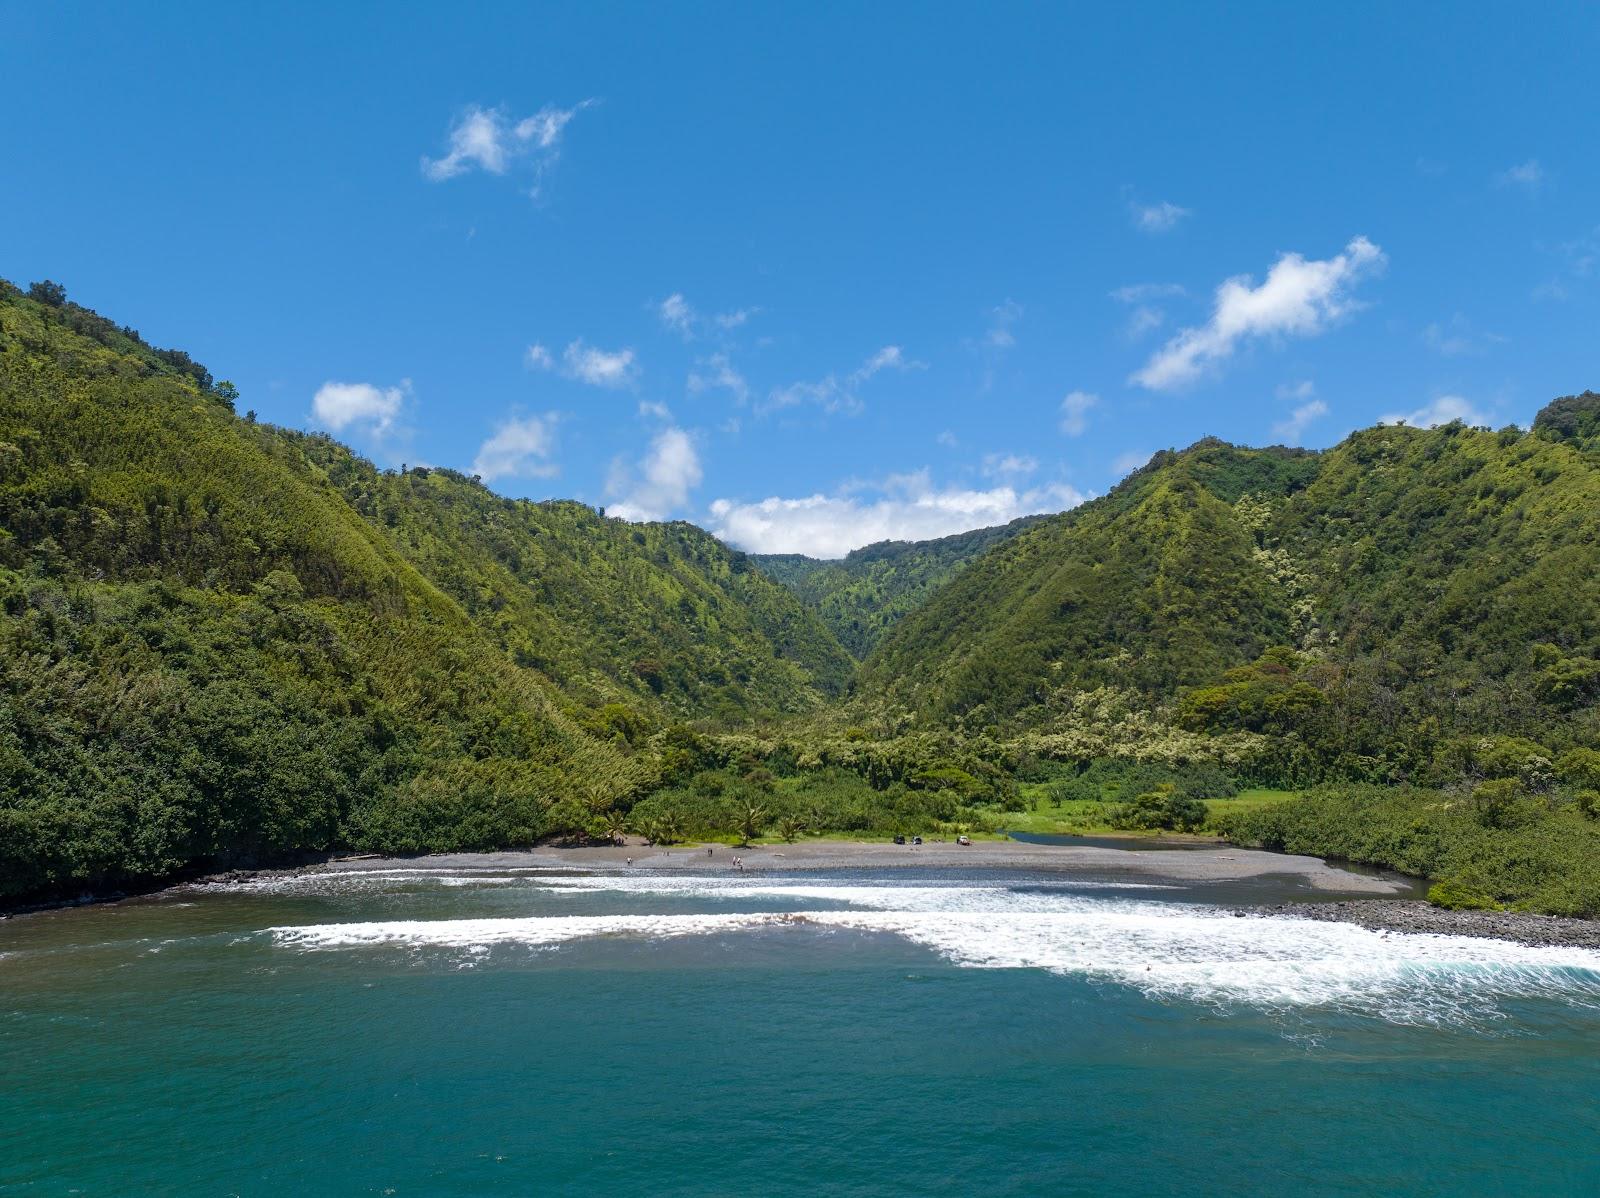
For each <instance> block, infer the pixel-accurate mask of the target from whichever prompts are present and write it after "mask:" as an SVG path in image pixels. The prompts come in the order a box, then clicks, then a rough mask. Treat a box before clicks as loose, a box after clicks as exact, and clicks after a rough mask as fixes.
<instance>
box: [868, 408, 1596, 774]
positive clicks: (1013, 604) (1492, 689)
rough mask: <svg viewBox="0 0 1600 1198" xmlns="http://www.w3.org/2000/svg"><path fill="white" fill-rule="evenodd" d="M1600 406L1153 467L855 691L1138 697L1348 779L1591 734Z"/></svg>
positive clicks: (1018, 557)
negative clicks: (1434, 758)
mask: <svg viewBox="0 0 1600 1198" xmlns="http://www.w3.org/2000/svg"><path fill="white" fill-rule="evenodd" d="M1597 404H1600V397H1596V396H1593V395H1586V396H1577V397H1572V398H1570V399H1568V400H1562V401H1558V402H1557V403H1556V404H1553V405H1551V407H1550V408H1548V409H1546V411H1545V413H1543V414H1541V417H1540V421H1539V424H1538V426H1537V427H1536V430H1535V431H1533V432H1523V431H1521V430H1518V429H1515V428H1510V429H1506V430H1502V431H1501V432H1491V431H1488V430H1484V429H1469V428H1466V427H1463V426H1461V425H1459V424H1456V425H1448V426H1445V427H1442V428H1438V429H1433V430H1427V431H1424V430H1418V429H1411V428H1405V427H1398V426H1397V427H1390V428H1383V427H1380V428H1374V429H1368V430H1365V431H1363V432H1359V433H1356V434H1354V435H1353V436H1351V437H1350V438H1349V439H1348V440H1346V441H1345V442H1343V443H1342V444H1340V445H1338V446H1336V447H1335V448H1333V449H1331V450H1328V451H1327V452H1325V453H1322V454H1309V453H1304V452H1297V451H1286V450H1281V449H1280V450H1246V449H1236V448H1234V447H1231V446H1227V445H1224V444H1222V443H1220V442H1215V441H1208V442H1202V443H1200V444H1199V445H1196V446H1194V447H1193V448H1191V449H1189V450H1186V451H1184V452H1183V453H1179V454H1163V455H1158V457H1157V458H1156V459H1155V460H1153V461H1152V462H1151V464H1150V465H1149V466H1148V467H1146V468H1145V469H1144V470H1142V471H1140V472H1139V473H1138V474H1136V475H1134V476H1133V477H1131V478H1129V479H1128V480H1126V481H1125V482H1124V483H1123V484H1122V485H1121V486H1120V487H1118V488H1117V489H1116V490H1115V491H1114V492H1113V493H1112V494H1110V495H1108V496H1106V497H1105V498H1104V499H1101V500H1098V501H1096V502H1093V503H1090V504H1086V505H1084V506H1083V507H1082V508H1079V509H1077V510H1075V511H1073V512H1070V513H1067V514H1065V515H1063V516H1060V517H1056V518H1053V519H1051V520H1049V521H1046V522H1045V523H1043V524H1041V525H1039V526H1037V527H1035V528H1032V529H1030V530H1028V531H1027V532H1025V533H1024V534H1022V535H1021V536H1019V537H1016V538H1015V539H1014V540H1012V541H1010V542H1008V543H1006V544H1004V545H1002V546H1000V547H998V548H996V549H995V550H993V551H992V552H990V553H989V554H987V555H985V556H984V557H983V558H981V559H980V560H979V561H977V562H976V563H974V565H973V566H972V567H971V568H970V569H968V570H966V571H963V572H962V573H961V574H960V575H958V576H957V577H956V578H955V579H954V580H953V581H952V582H951V583H949V584H948V585H947V586H946V587H945V588H944V589H943V590H942V591H940V592H939V593H938V594H936V595H935V596H934V597H933V598H932V599H931V600H930V601H929V602H928V603H927V604H926V605H925V606H924V607H923V608H922V609H920V610H919V611H917V612H915V613H913V614H912V615H910V616H908V617H907V618H906V619H905V620H903V621H902V622H901V623H900V624H899V625H898V626H897V627H896V628H895V629H894V630H893V631H892V632H891V633H890V634H889V636H888V637H887V638H886V639H885V641H884V643H883V644H882V645H881V647H880V648H879V650H878V652H877V653H876V654H874V655H873V657H872V658H870V659H869V661H868V662H867V663H866V665H865V667H864V669H863V671H862V683H861V687H862V690H863V692H865V693H867V694H877V695H879V696H881V697H883V698H885V699H888V700H892V701H894V702H899V703H904V704H908V705H910V706H911V707H913V708H914V709H916V710H920V711H922V712H924V713H926V714H929V715H933V716H937V717H939V718H945V719H957V720H962V721H965V722H966V723H967V724H969V725H971V724H973V723H977V724H987V723H992V722H996V721H998V722H1000V723H1002V724H1004V723H1007V722H1020V723H1021V724H1022V725H1027V724H1029V723H1037V722H1039V721H1041V720H1048V719H1050V718H1051V712H1052V711H1053V710H1059V708H1060V704H1061V701H1062V696H1063V695H1070V694H1071V693H1073V692H1078V691H1084V690H1088V689H1092V688H1095V687H1102V686H1115V687H1122V688H1132V689H1134V690H1136V691H1138V692H1140V693H1142V694H1143V695H1144V696H1145V698H1146V701H1147V703H1148V704H1149V705H1150V706H1152V707H1158V706H1161V705H1171V704H1177V705H1178V709H1179V714H1180V717H1181V719H1180V722H1181V723H1182V724H1183V725H1184V726H1187V727H1190V728H1193V729H1195V730H1197V731H1203V732H1206V731H1249V732H1264V733H1268V734H1272V735H1276V736H1288V737H1292V738H1293V743H1294V745H1295V746H1296V751H1297V752H1298V751H1300V750H1302V749H1304V750H1307V751H1310V752H1311V753H1312V754H1313V755H1314V756H1316V757H1317V758H1318V759H1320V760H1322V761H1324V762H1325V763H1329V762H1335V761H1337V762H1343V763H1344V765H1346V766H1350V767H1352V768H1354V767H1355V766H1356V764H1357V762H1358V760H1359V759H1366V758H1373V757H1379V758H1384V759H1386V760H1388V761H1389V762H1390V763H1391V764H1392V763H1397V762H1407V763H1410V765H1411V766H1414V765H1415V764H1416V763H1417V762H1420V761H1422V760H1425V759H1430V758H1431V755H1432V754H1434V753H1435V751H1436V750H1437V749H1438V746H1439V745H1440V744H1441V743H1442V742H1444V741H1445V740H1447V739H1448V738H1450V737H1451V736H1459V735H1464V734H1468V733H1497V734H1516V735H1525V736H1532V737H1535V738H1536V739H1540V740H1541V741H1543V742H1544V743H1554V744H1565V743H1577V742H1581V741H1584V740H1585V738H1591V737H1592V736H1593V735H1594V733H1595V730H1596V727H1597V713H1596V710H1595V701H1596V699H1597V698H1600V661H1597V658H1600V548H1597V545H1600V457H1597V455H1596V454H1595V452H1594V451H1593V450H1592V449H1585V448H1584V444H1585V442H1584V441H1583V438H1584V437H1585V436H1586V435H1587V436H1591V437H1592V433H1589V434H1585V432H1584V429H1586V428H1588V427H1590V426H1589V425H1588V424H1587V423H1586V421H1589V420H1591V419H1592V413H1593V412H1594V411H1595V408H1596V405H1597ZM1552 413H1555V415H1556V417H1558V419H1554V420H1553V419H1552ZM1274 646H1277V647H1279V650H1278V651H1277V652H1276V653H1275V655H1274V656H1273V657H1271V658H1270V659H1262V654H1263V653H1264V652H1265V651H1266V650H1268V649H1269V648H1272V647H1274ZM1408 768H1409V767H1408Z"/></svg>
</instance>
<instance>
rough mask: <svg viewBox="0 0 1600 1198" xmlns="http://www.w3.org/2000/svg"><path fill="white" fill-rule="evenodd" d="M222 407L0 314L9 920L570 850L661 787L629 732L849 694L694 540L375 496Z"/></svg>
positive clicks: (110, 328) (413, 484)
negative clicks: (345, 857)
mask: <svg viewBox="0 0 1600 1198" xmlns="http://www.w3.org/2000/svg"><path fill="white" fill-rule="evenodd" d="M235 399H236V392H235V391H234V389H233V388H232V387H231V385H229V384H227V383H225V382H224V383H217V382H214V381H213V379H212V377H211V375H210V374H209V372H207V371H205V369H204V368H203V367H200V366H199V365H198V364H196V363H194V362H192V360H191V359H190V358H189V357H188V355H186V354H181V353H177V352H175V351H158V350H154V349H152V348H151V347H150V346H148V345H146V344H145V343H144V342H143V341H142V340H141V339H140V338H139V336H138V334H137V333H135V332H133V331H132V330H130V329H125V328H119V327H118V326H116V325H114V324H113V323H112V322H110V321H108V320H105V319H104V318H102V317H99V316H98V315H96V314H95V313H93V312H91V311H88V310H87V309H83V308H81V307H78V306H77V305H74V304H72V303H70V302H69V301H68V300H67V299H66V297H65V295H64V294H62V293H61V292H60V291H59V289H54V288H53V287H52V286H50V285H43V286H36V287H35V288H33V289H32V290H31V292H30V293H29V294H23V293H21V292H20V291H19V290H17V289H16V288H13V287H10V286H9V285H7V286H6V287H4V288H3V294H0V647H3V659H0V893H6V892H29V891H34V890H47V889H50V888H59V887H63V886H69V885H79V884H81V885H90V886H100V885H108V884H114V883H117V882H121V881H126V880H136V879H139V878H142V877H152V876H161V875H164V874H168V873H171V872H173V871H175V870H178V869H181V868H184V867H186V866H189V865H192V864H196V863H219V864H222V863H242V862H251V861H262V860H269V859H277V858H282V857H284V856H286V855H291V854H294V853H297V852H303V851H317V850H323V849H327V848H329V847H333V846H344V847H354V848H367V849H378V850H384V851H413V850H419V849H429V848H432V849H442V848H452V847H454V848H470V847H477V848H487V847H491V846H494V845H497V844H506V843H519V842H521V843H525V842H529V841H532V840H534V839H537V838H539V837H541V836H544V835H549V834H552V833H560V832H563V831H571V830H574V829H582V828H588V827H593V826H595V825H596V824H597V823H599V822H601V821H603V820H604V819H605V818H606V816H607V814H608V813H612V812H616V811H618V810H619V809H620V806H619V805H621V804H625V803H626V802H628V801H629V800H630V799H631V798H632V797H633V796H635V795H636V794H638V793H641V792H642V791H643V790H645V789H647V788H648V787H649V786H651V785H652V784H653V783H654V781H655V779H656V776H657V775H656V771H655V767H654V766H653V764H652V758H651V757H650V756H649V755H647V754H644V753H642V752H640V751H638V746H637V745H636V744H635V743H634V742H635V741H642V740H643V737H644V735H645V732H646V730H647V729H652V728H655V727H656V726H658V725H659V724H661V723H662V722H664V721H667V720H668V719H672V718H679V717H683V716H697V717H722V718H741V719H742V718H749V717H750V716H752V715H756V714H761V713H775V712H783V711H788V712H793V711H799V710H806V709H809V708H813V707H815V706H817V705H819V704H820V703H821V702H822V701H823V700H824V698H825V697H826V696H828V695H830V694H833V693H837V692H838V691H839V690H840V689H842V688H843V687H844V686H845V685H846V683H847V680H848V671H849V669H850V662H849V658H848V655H847V654H846V653H845V652H844V651H843V649H842V648H841V647H840V646H839V645H838V644H837V642H836V641H834V639H833V638H832V636H831V635H830V634H829V633H828V632H827V631H826V629H824V628H823V627H822V626H821V625H820V624H819V623H818V622H817V621H816V620H815V618H814V617H813V616H811V615H810V614H809V613H808V612H806V611H805V610H804V609H803V608H802V607H801V606H800V605H799V604H798V603H797V602H796V601H795V600H794V599H793V598H792V597H791V596H790V595H789V594H788V593H787V592H786V591H784V590H783V589H782V588H780V587H778V586H777V585H776V584H775V583H772V582H771V581H770V580H768V579H766V578H765V577H764V576H762V575H761V574H760V573H759V572H758V571H756V570H754V569H752V568H750V567H749V565H748V563H747V561H746V559H745V558H744V556H743V555H742V554H739V553H736V552H733V551H731V550H728V549H726V548H725V547H723V546H722V545H720V544H719V543H717V542H716V541H714V540H713V539H712V538H710V537H709V536H707V535H706V534H705V533H703V532H701V531H700V530H698V529H695V528H692V527H691V526H688V525H681V524H680V525H654V526H646V527H637V528H636V527H633V526H629V525H625V524H623V523H622V522H620V521H614V520H604V519H602V518H601V517H600V516H599V515H598V514H597V513H595V512H593V511H591V510H589V509H585V508H582V506H581V505H575V504H551V505H535V504H527V503H513V502H510V501H506V500H502V499H499V498H497V497H495V496H493V495H491V494H490V493H489V492H488V491H486V490H485V489H484V488H482V487H481V486H479V485H477V484H476V483H474V482H472V481H470V480H468V479H465V478H463V477H462V476H460V475H456V474H452V473H450V472H445V471H437V472H430V471H422V470H413V471H409V472H406V473H392V472H390V473H384V472H379V471H377V470H375V469H374V468H373V467H371V466H370V464H368V463H365V462H362V461H360V460H359V459H356V458H354V457H353V456H352V455H351V454H350V453H349V452H348V451H347V450H345V449H344V448H343V447H341V446H338V445H336V444H335V443H333V442H332V441H330V440H328V439H327V438H325V437H318V436H307V435H304V434H298V433H293V432H289V431H287V430H282V429H276V428H271V427H267V426H263V425H259V424H256V423H255V422H254V420H253V418H252V417H250V416H249V415H246V416H243V417H241V416H239V415H236V414H235V412H234V411H233V407H234V401H235Z"/></svg>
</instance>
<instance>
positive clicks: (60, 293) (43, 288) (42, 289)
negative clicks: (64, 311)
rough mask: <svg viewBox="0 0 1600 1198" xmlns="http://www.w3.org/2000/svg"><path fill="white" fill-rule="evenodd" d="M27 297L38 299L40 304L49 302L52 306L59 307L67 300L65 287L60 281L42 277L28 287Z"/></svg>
mask: <svg viewBox="0 0 1600 1198" xmlns="http://www.w3.org/2000/svg"><path fill="white" fill-rule="evenodd" d="M28 298H29V299H31V300H38V301H39V302H40V303H41V304H49V305H50V307H52V308H59V307H61V306H62V305H63V304H65V303H66V302H67V289H66V288H65V287H63V286H62V285H61V284H60V283H52V282H51V281H50V280H49V279H42V280H40V281H39V282H37V283H34V284H33V285H32V286H30V287H29V288H28Z"/></svg>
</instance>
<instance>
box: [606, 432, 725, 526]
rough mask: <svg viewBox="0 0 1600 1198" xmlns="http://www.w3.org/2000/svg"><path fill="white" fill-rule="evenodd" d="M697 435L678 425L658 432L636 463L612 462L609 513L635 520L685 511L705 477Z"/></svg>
mask: <svg viewBox="0 0 1600 1198" xmlns="http://www.w3.org/2000/svg"><path fill="white" fill-rule="evenodd" d="M704 474H705V472H704V470H703V469H702V468H701V465H700V454H699V451H698V450H696V449H695V445H694V438H693V437H691V436H690V435H689V434H688V433H687V432H685V431H684V430H683V429H681V428H678V427H676V426H674V427H672V428H667V429H663V430H662V431H661V432H659V433H657V434H656V435H655V437H654V438H653V439H652V440H651V442H650V448H649V449H648V450H646V452H645V455H644V457H643V458H641V459H640V460H639V462H638V464H637V466H635V467H630V466H628V465H627V463H625V462H622V461H617V462H613V463H612V467H611V478H610V480H609V481H608V483H607V485H606V493H607V495H608V496H611V497H612V498H613V501H612V502H611V503H608V504H607V505H606V515H608V516H616V517H617V518H619V519H622V520H632V521H634V522H636V523H637V522H640V521H647V520H665V519H667V518H668V517H669V516H671V515H673V514H674V513H675V512H680V511H682V509H683V507H684V505H685V504H687V503H688V502H689V492H691V491H692V490H694V488H696V487H698V486H699V485H700V480H701V479H702V478H703V477H704Z"/></svg>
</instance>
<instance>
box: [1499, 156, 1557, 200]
mask: <svg viewBox="0 0 1600 1198" xmlns="http://www.w3.org/2000/svg"><path fill="white" fill-rule="evenodd" d="M1544 180H1545V174H1544V167H1542V166H1540V165H1539V160H1538V159H1537V158H1530V159H1528V161H1526V162H1519V163H1517V165H1516V166H1511V167H1507V168H1506V169H1505V170H1503V171H1501V172H1500V173H1499V174H1497V175H1495V177H1494V181H1495V186H1497V187H1520V188H1522V189H1523V190H1524V191H1529V192H1535V191H1538V190H1539V189H1540V188H1541V187H1543V186H1544Z"/></svg>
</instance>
